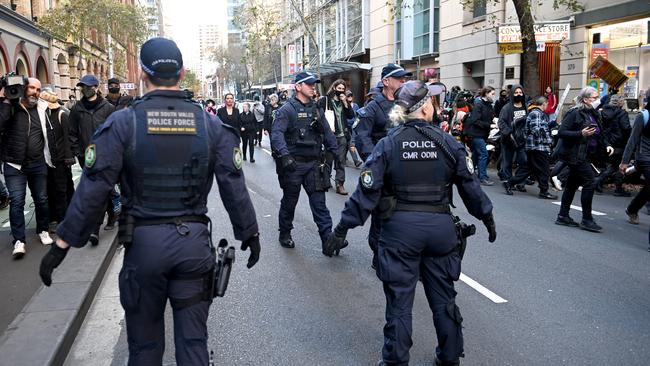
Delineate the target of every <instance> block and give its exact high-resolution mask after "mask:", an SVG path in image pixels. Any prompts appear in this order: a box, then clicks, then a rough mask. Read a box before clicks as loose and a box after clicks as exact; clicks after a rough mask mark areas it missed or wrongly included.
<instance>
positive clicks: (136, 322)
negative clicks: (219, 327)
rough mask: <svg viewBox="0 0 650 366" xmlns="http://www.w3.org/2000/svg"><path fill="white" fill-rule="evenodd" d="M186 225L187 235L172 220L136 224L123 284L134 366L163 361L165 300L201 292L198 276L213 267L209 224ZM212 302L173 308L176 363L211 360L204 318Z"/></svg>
mask: <svg viewBox="0 0 650 366" xmlns="http://www.w3.org/2000/svg"><path fill="white" fill-rule="evenodd" d="M186 225H187V226H188V227H189V233H188V234H187V235H182V234H181V233H179V232H178V230H177V228H176V226H175V225H172V224H169V225H156V226H141V227H138V228H136V229H135V233H134V236H133V243H132V244H130V245H129V247H128V248H127V249H126V251H125V253H124V264H123V266H122V270H121V271H120V275H119V285H120V302H121V303H122V307H123V308H124V312H125V319H126V332H127V338H128V343H129V365H130V366H135V365H138V366H142V365H144V366H149V365H152V366H153V365H156V366H160V365H161V364H162V360H163V353H164V351H165V323H164V322H165V306H166V304H167V299H168V298H173V299H188V298H191V297H193V296H195V295H197V294H199V293H201V292H202V290H203V279H202V278H201V277H200V275H201V274H205V273H208V272H210V271H211V270H212V268H213V267H214V265H215V256H214V254H213V253H212V250H211V248H210V232H209V230H208V228H207V226H206V225H205V224H200V223H187V224H186ZM211 303H212V301H211V300H210V301H201V302H198V303H196V304H194V305H190V306H187V307H184V308H181V309H176V308H174V307H173V306H172V308H173V314H174V344H175V347H176V363H177V364H178V365H192V366H193V365H197V366H198V365H201V366H203V365H207V364H208V362H209V360H208V348H207V341H208V329H207V325H206V322H207V320H208V310H209V308H210V304H211Z"/></svg>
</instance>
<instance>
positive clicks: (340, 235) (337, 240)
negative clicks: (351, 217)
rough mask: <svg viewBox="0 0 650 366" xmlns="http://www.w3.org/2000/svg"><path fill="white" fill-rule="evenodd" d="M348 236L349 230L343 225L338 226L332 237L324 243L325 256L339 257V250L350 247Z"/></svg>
mask: <svg viewBox="0 0 650 366" xmlns="http://www.w3.org/2000/svg"><path fill="white" fill-rule="evenodd" d="M347 234H348V229H346V228H345V227H343V226H342V225H341V224H338V225H336V228H334V232H333V233H332V235H330V237H329V238H328V239H327V241H326V242H324V243H323V254H325V255H326V256H328V257H331V256H332V255H334V254H335V253H336V254H337V255H338V253H339V250H341V249H343V248H345V247H347V246H348V242H347V241H346V240H345V236H346V235H347Z"/></svg>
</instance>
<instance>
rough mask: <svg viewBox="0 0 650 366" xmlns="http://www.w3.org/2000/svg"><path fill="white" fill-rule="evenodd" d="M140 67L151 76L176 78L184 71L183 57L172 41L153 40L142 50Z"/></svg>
mask: <svg viewBox="0 0 650 366" xmlns="http://www.w3.org/2000/svg"><path fill="white" fill-rule="evenodd" d="M140 67H142V70H144V72H146V73H147V74H148V75H150V76H154V77H158V78H161V79H171V78H175V77H178V75H180V73H181V70H182V69H183V55H182V54H181V50H180V49H178V46H177V45H176V43H175V42H174V41H172V40H171V39H167V38H163V37H155V38H151V39H149V40H148V41H146V42H145V43H144V44H143V45H142V47H141V48H140Z"/></svg>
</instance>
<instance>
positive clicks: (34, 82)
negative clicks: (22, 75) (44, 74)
mask: <svg viewBox="0 0 650 366" xmlns="http://www.w3.org/2000/svg"><path fill="white" fill-rule="evenodd" d="M27 80H28V84H27V85H33V86H35V87H36V88H38V89H41V81H40V80H38V79H37V78H28V79H27Z"/></svg>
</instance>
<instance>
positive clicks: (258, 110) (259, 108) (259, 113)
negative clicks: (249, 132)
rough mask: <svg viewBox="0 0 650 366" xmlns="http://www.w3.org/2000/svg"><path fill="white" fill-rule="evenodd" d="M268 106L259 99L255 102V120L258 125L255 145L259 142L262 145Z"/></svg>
mask: <svg viewBox="0 0 650 366" xmlns="http://www.w3.org/2000/svg"><path fill="white" fill-rule="evenodd" d="M265 109H266V107H264V105H263V104H262V103H260V101H259V100H256V101H255V103H253V114H255V121H256V122H257V125H256V126H255V129H256V131H255V145H257V144H259V145H260V146H262V130H263V129H264V111H265Z"/></svg>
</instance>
